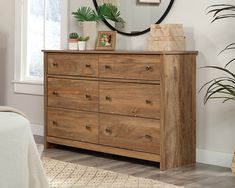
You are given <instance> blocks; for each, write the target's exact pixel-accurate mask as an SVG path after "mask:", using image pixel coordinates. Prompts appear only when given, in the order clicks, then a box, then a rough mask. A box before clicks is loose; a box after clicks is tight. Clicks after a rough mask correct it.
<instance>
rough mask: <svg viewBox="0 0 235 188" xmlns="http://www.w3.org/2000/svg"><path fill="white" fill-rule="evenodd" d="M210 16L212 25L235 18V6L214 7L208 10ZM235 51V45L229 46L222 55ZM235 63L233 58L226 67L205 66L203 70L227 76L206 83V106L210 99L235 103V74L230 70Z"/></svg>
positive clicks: (219, 5)
mask: <svg viewBox="0 0 235 188" xmlns="http://www.w3.org/2000/svg"><path fill="white" fill-rule="evenodd" d="M207 10H208V12H207V13H208V14H211V13H213V19H212V21H211V22H212V23H213V22H215V21H217V20H221V19H227V18H235V14H234V12H235V6H234V5H229V4H217V5H212V6H209V7H208V8H207ZM229 50H235V43H231V44H229V45H227V46H226V47H225V48H224V49H223V50H222V51H221V52H220V53H219V55H220V54H222V53H223V52H226V51H229ZM234 61H235V58H232V59H231V60H230V61H228V62H227V63H226V65H225V67H224V68H223V67H219V66H205V67H202V68H210V69H216V70H219V71H222V72H223V73H225V75H226V76H223V77H217V78H214V79H212V80H210V81H208V82H207V83H205V84H204V85H203V86H202V87H201V89H200V91H201V90H203V89H206V94H205V96H204V104H206V103H207V102H208V100H209V99H223V103H224V102H227V101H235V74H234V73H233V72H232V71H231V70H229V69H228V65H230V64H231V63H232V62H234Z"/></svg>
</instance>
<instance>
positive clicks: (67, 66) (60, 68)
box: [47, 53, 98, 77]
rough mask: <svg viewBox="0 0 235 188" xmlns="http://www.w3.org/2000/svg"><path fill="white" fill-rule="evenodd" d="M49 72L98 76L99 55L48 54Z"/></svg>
mask: <svg viewBox="0 0 235 188" xmlns="http://www.w3.org/2000/svg"><path fill="white" fill-rule="evenodd" d="M47 68H48V74H52V75H53V74H54V75H68V76H94V77H98V56H97V55H90V54H89V55H84V54H57V53H55V54H54V53H53V54H48V56H47Z"/></svg>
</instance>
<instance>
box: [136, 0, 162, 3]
mask: <svg viewBox="0 0 235 188" xmlns="http://www.w3.org/2000/svg"><path fill="white" fill-rule="evenodd" d="M137 1H138V3H146V4H159V3H161V0H137Z"/></svg>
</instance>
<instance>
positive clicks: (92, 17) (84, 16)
mask: <svg viewBox="0 0 235 188" xmlns="http://www.w3.org/2000/svg"><path fill="white" fill-rule="evenodd" d="M72 15H73V16H74V18H75V19H76V20H77V21H78V22H85V21H96V22H97V21H99V20H101V19H102V18H101V17H100V16H99V15H98V14H97V13H96V12H95V11H94V10H92V9H91V8H90V7H84V6H83V7H80V8H78V9H77V11H76V12H72Z"/></svg>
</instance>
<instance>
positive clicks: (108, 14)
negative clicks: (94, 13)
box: [98, 3, 125, 24]
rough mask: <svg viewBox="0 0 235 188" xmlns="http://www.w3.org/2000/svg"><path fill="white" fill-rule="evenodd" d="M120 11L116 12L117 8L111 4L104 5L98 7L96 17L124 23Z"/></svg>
mask: <svg viewBox="0 0 235 188" xmlns="http://www.w3.org/2000/svg"><path fill="white" fill-rule="evenodd" d="M120 14H121V13H120V11H119V10H118V8H117V6H115V5H113V4H111V3H108V4H107V3H104V4H102V5H101V6H99V7H98V15H100V17H102V18H103V19H108V20H112V21H114V22H121V23H123V24H124V23H125V21H124V20H123V19H122V18H121V17H120Z"/></svg>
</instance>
